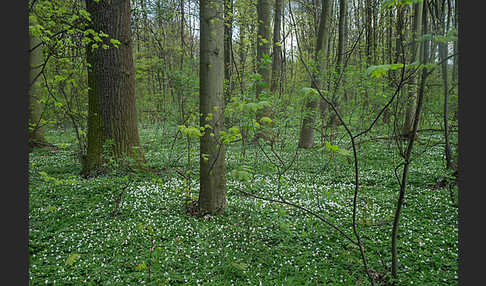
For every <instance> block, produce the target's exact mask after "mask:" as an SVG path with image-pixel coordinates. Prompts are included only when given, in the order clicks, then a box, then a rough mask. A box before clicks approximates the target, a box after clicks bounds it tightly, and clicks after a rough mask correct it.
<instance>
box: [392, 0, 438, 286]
mask: <svg viewBox="0 0 486 286" xmlns="http://www.w3.org/2000/svg"><path fill="white" fill-rule="evenodd" d="M420 5H423V6H422V7H423V15H422V17H423V19H422V22H423V34H426V33H427V7H426V4H425V1H424V3H420ZM428 49H429V47H428V41H424V43H423V48H422V55H421V63H422V64H425V63H426V61H427V59H428ZM427 73H428V72H427V70H426V69H425V68H424V69H423V70H422V73H421V80H420V86H419V90H418V94H417V105H416V107H415V112H414V120H413V127H412V132H411V135H410V136H409V138H408V144H407V149H406V151H405V154H404V158H403V159H404V165H403V172H402V179H401V181H400V193H399V196H398V201H397V207H396V209H395V217H394V220H393V227H392V249H391V253H392V266H391V272H392V276H393V278H395V279H397V278H398V255H397V243H398V225H399V222H400V214H401V210H402V206H403V202H404V200H405V191H406V187H407V178H408V171H409V165H410V158H411V155H412V149H413V144H414V142H415V138H416V136H417V129H418V124H419V119H420V112H421V110H422V103H423V98H424V90H425V81H426V79H427Z"/></svg>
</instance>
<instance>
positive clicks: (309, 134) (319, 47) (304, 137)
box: [298, 0, 331, 148]
mask: <svg viewBox="0 0 486 286" xmlns="http://www.w3.org/2000/svg"><path fill="white" fill-rule="evenodd" d="M330 2H331V1H330V0H323V1H322V12H321V18H320V21H319V29H318V33H317V40H316V49H315V50H314V59H315V64H316V65H318V68H317V71H316V72H315V73H314V75H313V77H314V82H313V83H312V84H311V86H312V88H315V89H320V88H321V87H320V85H321V78H322V71H323V69H324V64H323V63H324V60H325V59H327V51H328V49H327V46H328V42H329V15H330V11H329V10H330ZM317 102H318V101H317V100H316V99H315V98H308V99H306V103H305V107H304V119H303V121H302V127H301V129H300V137H299V144H298V146H299V148H311V147H312V146H314V118H315V116H314V109H315V108H316V105H317Z"/></svg>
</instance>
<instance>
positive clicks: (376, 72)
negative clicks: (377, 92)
mask: <svg viewBox="0 0 486 286" xmlns="http://www.w3.org/2000/svg"><path fill="white" fill-rule="evenodd" d="M402 67H403V64H387V65H377V66H370V67H369V68H368V69H367V70H366V74H367V75H368V76H371V77H375V78H380V77H382V76H384V75H385V74H386V73H387V72H388V71H390V70H396V69H399V68H402Z"/></svg>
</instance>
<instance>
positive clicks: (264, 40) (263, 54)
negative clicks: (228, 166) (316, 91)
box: [254, 0, 272, 140]
mask: <svg viewBox="0 0 486 286" xmlns="http://www.w3.org/2000/svg"><path fill="white" fill-rule="evenodd" d="M257 16H258V17H257V18H258V30H257V41H256V44H257V60H256V62H257V65H258V66H257V73H258V74H259V75H260V76H261V80H260V81H258V82H257V83H256V99H257V100H259V101H262V100H264V99H266V98H267V96H268V95H269V94H270V93H269V92H270V69H271V64H270V63H269V62H268V61H267V59H269V58H270V43H271V35H270V0H258V1H257ZM271 112H272V111H271V109H270V108H269V107H267V106H266V107H264V108H262V109H260V110H258V111H257V114H256V120H257V121H258V122H259V123H262V122H260V119H261V118H262V117H264V116H266V117H269V118H271V117H272V115H271ZM262 125H266V123H264V124H262ZM270 137H271V135H270V132H269V130H265V131H258V132H257V134H256V135H255V138H254V139H258V138H262V139H266V140H268V139H270Z"/></svg>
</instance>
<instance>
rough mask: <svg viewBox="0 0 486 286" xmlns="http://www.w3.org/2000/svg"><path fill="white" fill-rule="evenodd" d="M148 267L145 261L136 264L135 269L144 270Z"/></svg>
mask: <svg viewBox="0 0 486 286" xmlns="http://www.w3.org/2000/svg"><path fill="white" fill-rule="evenodd" d="M146 269H147V265H146V264H145V262H144V261H142V262H140V263H139V264H138V265H137V266H135V271H140V272H141V271H144V270H146Z"/></svg>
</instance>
